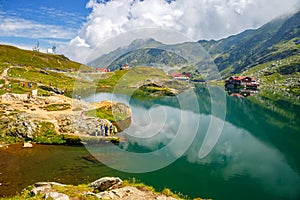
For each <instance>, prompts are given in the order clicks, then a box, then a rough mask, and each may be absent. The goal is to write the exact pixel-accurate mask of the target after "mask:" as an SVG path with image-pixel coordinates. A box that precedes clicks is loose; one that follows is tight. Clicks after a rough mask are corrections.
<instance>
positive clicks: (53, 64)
mask: <svg viewBox="0 0 300 200" xmlns="http://www.w3.org/2000/svg"><path fill="white" fill-rule="evenodd" d="M92 70H94V69H93V68H91V67H88V66H86V65H83V64H80V63H77V62H73V61H71V60H69V59H68V58H67V57H65V56H63V55H51V54H45V53H41V52H36V51H29V50H22V49H19V48H16V47H13V46H8V45H0V74H1V75H2V76H3V77H2V78H0V83H1V84H0V94H3V93H6V92H13V93H21V94H22V93H29V92H30V91H31V90H32V89H35V88H37V87H38V85H46V86H52V87H55V88H58V89H60V90H67V91H68V92H69V94H70V92H71V91H72V90H73V88H74V83H75V81H76V82H77V83H78V84H79V86H80V87H81V86H82V87H88V86H89V85H90V84H89V82H88V81H87V80H77V79H76V78H75V77H76V74H77V72H78V71H92ZM29 83H30V84H31V85H32V87H31V88H29V87H27V86H28V84H29ZM25 85H26V86H25ZM39 90H40V93H42V94H47V92H46V91H43V90H41V89H39Z"/></svg>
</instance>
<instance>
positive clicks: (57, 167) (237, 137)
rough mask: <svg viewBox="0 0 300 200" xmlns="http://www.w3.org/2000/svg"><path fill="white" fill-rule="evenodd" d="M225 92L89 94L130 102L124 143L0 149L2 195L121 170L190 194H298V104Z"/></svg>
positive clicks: (275, 196)
mask: <svg viewBox="0 0 300 200" xmlns="http://www.w3.org/2000/svg"><path fill="white" fill-rule="evenodd" d="M193 92H194V94H196V98H194V97H195V96H192V95H193ZM225 94H226V91H224V88H218V87H212V88H209V90H208V89H207V88H206V87H204V86H201V85H197V86H196V88H195V89H194V91H192V93H189V92H187V93H184V94H183V95H181V96H180V97H166V98H163V99H160V100H151V101H139V100H136V99H131V98H130V97H127V96H124V95H116V94H113V95H112V94H106V93H101V94H95V95H94V94H93V95H91V96H90V97H88V98H86V100H88V101H102V100H114V101H119V102H123V103H125V104H127V105H129V106H131V108H132V111H133V116H132V124H131V126H130V127H129V128H128V129H126V130H124V131H123V132H122V133H120V135H119V136H121V137H124V138H126V140H125V142H123V143H120V144H119V145H118V146H116V145H111V144H108V145H99V146H86V147H85V148H84V147H66V146H42V145H37V146H35V147H34V148H33V149H21V147H20V146H11V147H9V148H8V149H6V150H4V149H0V150H1V151H0V157H1V160H0V173H2V174H0V182H1V183H2V186H0V196H1V195H12V194H15V192H16V191H18V192H20V191H21V190H22V189H23V188H24V187H25V186H27V185H30V184H33V183H35V182H38V181H57V182H62V183H67V184H70V183H71V184H76V183H82V182H84V183H88V182H91V181H94V180H96V179H97V178H99V177H103V176H119V177H121V178H122V179H128V178H131V177H135V178H136V179H138V180H140V181H141V182H144V183H146V184H149V185H152V186H154V187H155V188H156V189H158V190H162V189H163V188H165V187H168V188H170V189H172V190H173V191H179V192H181V193H183V194H186V195H188V196H189V197H191V198H194V197H202V198H213V199H221V200H223V199H224V200H226V199H243V200H244V199H246V200H247V199H249V200H250V199H251V200H252V199H291V200H298V199H300V177H299V175H300V160H299V158H298V157H299V152H300V145H299V144H300V136H299V133H300V106H299V104H293V103H291V101H290V100H289V99H278V98H277V99H276V98H274V99H273V98H272V97H270V96H268V97H263V96H261V94H263V92H262V91H260V93H258V94H257V95H255V96H252V97H248V98H236V97H231V96H229V95H227V96H225V97H226V99H225V100H224V98H223V97H224V95H225ZM195 101H197V102H195ZM224 108H226V109H225V111H226V112H225V115H224ZM219 130H220V132H219ZM87 150H88V151H87ZM201 150H202V151H201ZM89 152H90V153H92V155H93V156H94V157H96V158H97V159H98V160H99V161H101V162H95V159H93V157H92V156H90V155H89V154H88V153H89ZM207 152H209V153H208V154H207V155H206V153H207ZM103 163H104V164H106V165H108V166H109V167H107V166H105V165H104V164H103ZM114 168H116V169H118V170H115V169H114ZM129 172H130V173H129ZM141 172H143V173H141Z"/></svg>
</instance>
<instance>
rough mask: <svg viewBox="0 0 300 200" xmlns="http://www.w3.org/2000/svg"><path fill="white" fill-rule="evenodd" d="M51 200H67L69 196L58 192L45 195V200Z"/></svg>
mask: <svg viewBox="0 0 300 200" xmlns="http://www.w3.org/2000/svg"><path fill="white" fill-rule="evenodd" d="M49 198H51V199H53V200H69V199H70V198H69V196H68V195H66V194H63V193H59V192H48V193H46V195H45V199H49Z"/></svg>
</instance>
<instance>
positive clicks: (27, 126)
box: [0, 112, 39, 139]
mask: <svg viewBox="0 0 300 200" xmlns="http://www.w3.org/2000/svg"><path fill="white" fill-rule="evenodd" d="M0 123H1V125H2V127H1V128H2V133H4V134H5V135H7V136H13V137H16V138H25V139H33V136H34V134H35V132H36V131H37V129H38V127H39V122H38V121H34V120H32V115H30V114H27V113H24V112H21V113H15V114H14V115H13V116H10V117H4V118H0Z"/></svg>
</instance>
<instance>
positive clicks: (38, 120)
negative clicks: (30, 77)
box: [0, 93, 131, 144]
mask: <svg viewBox="0 0 300 200" xmlns="http://www.w3.org/2000/svg"><path fill="white" fill-rule="evenodd" d="M0 102H1V103H0V124H1V125H0V128H1V130H2V132H1V135H0V139H1V138H2V141H4V142H5V138H15V139H16V141H19V140H21V141H35V140H42V142H40V143H46V144H47V138H48V139H49V138H51V137H53V138H54V136H58V135H60V136H61V135H68V136H69V137H68V138H72V137H74V138H89V139H88V140H90V139H91V138H92V137H97V138H98V137H99V138H102V139H104V140H105V139H107V140H110V139H112V138H113V139H116V136H115V134H116V133H117V132H118V131H119V130H118V128H117V126H115V125H114V124H115V123H114V124H113V122H112V121H110V120H108V119H104V118H102V119H101V118H98V117H96V116H85V112H88V111H89V110H94V109H99V108H101V106H106V107H113V106H116V105H120V106H119V112H120V113H122V117H123V118H122V119H124V120H126V119H130V117H131V109H130V108H129V107H128V106H126V105H124V104H120V103H118V104H117V103H115V102H111V101H104V102H99V103H87V102H84V101H82V100H78V99H71V98H68V97H65V96H62V95H57V94H52V95H51V96H48V97H42V96H34V97H33V96H28V95H26V94H12V93H7V94H4V95H2V96H0ZM104 128H105V129H104ZM122 128H124V127H122ZM125 128H126V127H125ZM49 143H50V144H51V142H50V141H49ZM54 143H55V142H54ZM55 144H56V143H55Z"/></svg>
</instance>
